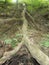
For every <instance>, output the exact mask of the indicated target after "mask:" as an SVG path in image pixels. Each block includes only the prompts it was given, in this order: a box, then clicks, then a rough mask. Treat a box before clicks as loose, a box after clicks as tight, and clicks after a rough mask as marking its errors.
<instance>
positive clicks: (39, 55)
mask: <svg viewBox="0 0 49 65" xmlns="http://www.w3.org/2000/svg"><path fill="white" fill-rule="evenodd" d="M25 42H26V43H25V45H26V46H27V48H28V50H29V51H30V53H31V55H32V56H33V58H35V59H36V60H37V62H38V63H39V64H40V65H49V57H48V56H47V55H46V54H45V53H43V52H42V51H41V50H40V48H38V47H37V45H36V44H34V42H31V41H30V40H29V39H28V37H26V36H25Z"/></svg>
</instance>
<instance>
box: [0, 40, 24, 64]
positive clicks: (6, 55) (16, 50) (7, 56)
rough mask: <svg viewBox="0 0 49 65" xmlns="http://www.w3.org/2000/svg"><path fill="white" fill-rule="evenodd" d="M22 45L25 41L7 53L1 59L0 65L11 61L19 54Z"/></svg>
mask: <svg viewBox="0 0 49 65" xmlns="http://www.w3.org/2000/svg"><path fill="white" fill-rule="evenodd" d="M22 45H23V41H22V42H21V43H19V45H18V46H16V47H15V48H14V49H13V50H12V51H9V52H5V53H4V55H3V57H2V58H1V59H0V65H1V64H3V63H4V62H5V61H6V60H8V59H10V58H11V57H12V56H13V55H14V54H15V53H17V52H18V51H19V49H20V48H21V46H22Z"/></svg>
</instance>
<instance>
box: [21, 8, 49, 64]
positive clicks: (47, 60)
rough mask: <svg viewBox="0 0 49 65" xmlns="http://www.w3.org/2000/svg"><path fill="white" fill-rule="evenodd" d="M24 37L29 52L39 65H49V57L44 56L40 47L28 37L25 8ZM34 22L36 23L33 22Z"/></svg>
mask: <svg viewBox="0 0 49 65" xmlns="http://www.w3.org/2000/svg"><path fill="white" fill-rule="evenodd" d="M23 19H24V21H23V28H22V31H23V37H24V39H23V40H24V43H25V45H26V46H27V48H28V50H29V51H30V53H31V55H32V56H33V57H34V58H35V59H36V60H37V61H38V63H39V64H41V65H49V57H48V56H47V55H46V54H44V53H43V52H42V51H41V50H40V49H39V48H38V47H37V45H36V44H34V41H33V42H31V41H30V39H29V38H28V36H27V26H28V24H27V22H28V21H27V20H26V18H25V8H24V11H23ZM33 22H34V21H33Z"/></svg>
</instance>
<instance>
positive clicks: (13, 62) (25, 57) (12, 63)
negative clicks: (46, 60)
mask: <svg viewBox="0 0 49 65" xmlns="http://www.w3.org/2000/svg"><path fill="white" fill-rule="evenodd" d="M2 65H40V64H39V63H38V62H37V61H36V60H35V59H34V58H33V57H32V56H31V54H30V52H29V51H28V49H27V48H26V46H24V45H23V46H22V48H21V49H20V50H19V51H18V52H17V54H15V55H14V56H13V57H12V58H11V59H10V60H7V61H6V62H5V63H4V64H2Z"/></svg>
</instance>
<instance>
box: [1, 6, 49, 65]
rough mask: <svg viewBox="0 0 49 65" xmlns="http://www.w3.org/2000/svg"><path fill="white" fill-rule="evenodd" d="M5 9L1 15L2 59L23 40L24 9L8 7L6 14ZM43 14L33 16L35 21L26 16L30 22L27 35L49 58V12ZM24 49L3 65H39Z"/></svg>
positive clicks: (37, 13)
mask: <svg viewBox="0 0 49 65" xmlns="http://www.w3.org/2000/svg"><path fill="white" fill-rule="evenodd" d="M3 9H4V8H2V12H1V14H0V40H1V41H0V52H1V51H2V53H0V57H2V56H3V54H4V52H5V51H10V50H13V49H14V47H15V46H17V45H18V43H20V42H21V41H22V38H23V35H22V26H23V16H22V15H21V14H22V10H23V7H22V8H19V9H16V7H15V6H12V7H11V8H10V7H9V6H8V7H7V9H6V10H5V11H4V13H3ZM6 12H7V13H6ZM42 13H43V11H42ZM42 13H41V12H36V13H34V16H33V14H32V18H33V21H32V19H31V18H29V16H27V15H26V19H27V21H28V28H27V33H28V34H27V35H28V38H29V39H30V41H32V42H33V41H34V44H37V46H38V47H40V49H41V50H42V51H43V52H44V53H45V54H46V55H48V56H49V14H48V13H49V12H46V14H45V13H44V14H43V15H42ZM3 41H4V42H3ZM3 44H4V45H3ZM24 47H25V46H24ZM24 47H23V48H22V49H21V50H20V51H19V52H18V53H17V54H16V56H15V57H13V58H12V59H10V60H11V61H10V60H9V61H6V63H5V64H3V65H14V63H15V62H16V64H15V65H39V64H38V63H37V64H34V63H36V61H34V60H35V59H33V58H32V59H31V55H30V53H29V52H28V50H27V49H26V48H24ZM23 49H24V50H23ZM26 50H27V51H26ZM21 53H22V54H21ZM27 55H28V56H27ZM17 56H18V57H17ZM29 57H30V58H29ZM19 58H21V59H19ZM28 58H29V59H28ZM14 60H15V61H14ZM32 60H33V62H32ZM17 61H18V62H17ZM26 61H28V62H26ZM25 63H26V64H25Z"/></svg>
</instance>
